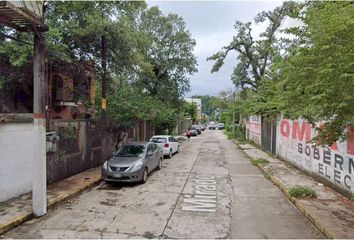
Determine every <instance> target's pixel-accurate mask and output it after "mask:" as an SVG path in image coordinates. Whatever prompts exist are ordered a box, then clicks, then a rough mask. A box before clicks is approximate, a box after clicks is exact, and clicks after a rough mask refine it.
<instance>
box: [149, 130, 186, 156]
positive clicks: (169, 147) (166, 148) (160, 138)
mask: <svg viewBox="0 0 354 240" xmlns="http://www.w3.org/2000/svg"><path fill="white" fill-rule="evenodd" d="M150 142H153V143H155V144H157V145H158V146H159V147H160V148H161V149H162V150H163V155H164V156H167V157H168V158H171V157H172V154H174V153H178V152H179V142H178V141H177V140H176V139H175V138H174V137H173V136H170V135H156V136H153V137H152V138H151V139H150Z"/></svg>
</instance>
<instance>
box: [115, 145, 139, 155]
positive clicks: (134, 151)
mask: <svg viewBox="0 0 354 240" xmlns="http://www.w3.org/2000/svg"><path fill="white" fill-rule="evenodd" d="M144 151H145V146H143V145H125V146H123V147H121V148H120V149H119V150H118V152H117V153H116V155H115V156H116V157H141V156H142V155H143V154H144Z"/></svg>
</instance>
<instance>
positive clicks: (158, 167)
mask: <svg viewBox="0 0 354 240" xmlns="http://www.w3.org/2000/svg"><path fill="white" fill-rule="evenodd" d="M161 168H162V158H160V160H159V165H157V170H160V169H161Z"/></svg>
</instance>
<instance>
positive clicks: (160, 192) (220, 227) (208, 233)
mask: <svg viewBox="0 0 354 240" xmlns="http://www.w3.org/2000/svg"><path fill="white" fill-rule="evenodd" d="M4 237H5V238H157V237H163V238H322V237H323V236H322V235H321V233H320V232H319V231H318V230H317V229H316V228H315V227H314V226H313V225H312V224H311V223H310V222H309V221H308V220H307V219H306V218H305V217H304V216H303V215H302V214H301V213H300V212H299V211H298V210H297V209H296V208H295V207H294V206H293V205H292V204H291V203H290V202H289V201H288V200H287V199H286V198H285V197H284V196H283V194H282V193H281V192H280V191H279V190H278V188H277V187H275V186H274V185H273V184H272V183H271V182H270V181H269V180H267V179H266V178H265V177H264V176H263V175H262V173H261V172H260V170H259V169H258V168H257V167H255V166H253V165H251V163H250V161H249V159H248V158H246V157H245V155H244V154H243V153H242V151H241V150H239V149H237V148H236V146H235V145H234V144H233V143H232V142H231V141H229V140H227V139H226V137H225V136H224V134H223V133H222V131H218V130H215V131H212V130H207V131H205V132H204V133H203V134H202V135H200V136H198V137H194V138H192V140H191V142H189V143H188V142H185V143H184V144H183V145H182V148H181V152H180V153H178V154H176V155H175V156H173V157H172V159H165V161H164V163H163V168H162V170H160V171H155V172H153V173H152V174H151V175H150V176H149V179H148V181H147V183H146V184H143V185H139V184H129V185H127V184H124V185H107V184H105V183H103V182H102V183H101V184H100V185H99V186H97V187H95V188H93V189H90V190H87V191H85V192H84V193H82V194H81V195H80V196H78V197H76V198H74V199H72V200H70V201H68V202H66V203H65V204H62V205H60V206H58V207H57V208H56V209H55V210H53V211H51V212H50V213H49V214H47V215H46V216H45V217H42V218H39V219H34V220H32V221H29V222H27V223H25V224H23V225H21V226H20V227H18V228H16V229H14V230H12V231H10V232H8V233H7V234H6V235H5V236H4Z"/></svg>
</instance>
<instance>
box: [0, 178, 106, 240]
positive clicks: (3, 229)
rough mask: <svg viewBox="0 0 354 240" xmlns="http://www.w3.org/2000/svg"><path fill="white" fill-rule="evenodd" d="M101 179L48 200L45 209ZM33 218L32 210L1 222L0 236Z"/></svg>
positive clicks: (99, 180) (51, 207)
mask: <svg viewBox="0 0 354 240" xmlns="http://www.w3.org/2000/svg"><path fill="white" fill-rule="evenodd" d="M101 181H102V179H101V178H99V179H95V180H93V181H92V182H90V183H88V184H86V185H84V186H83V187H82V188H79V189H76V190H75V191H71V192H69V193H68V194H66V195H62V196H59V197H57V198H55V199H54V200H52V201H51V202H48V205H47V210H48V211H49V210H51V209H53V208H54V207H55V206H57V205H58V204H60V203H62V202H64V201H66V200H67V199H69V198H72V197H74V196H76V195H78V194H79V193H81V192H83V191H85V190H86V189H88V188H91V187H93V186H95V185H97V184H98V183H100V182H101ZM33 218H35V216H34V214H33V212H31V213H28V214H24V215H22V216H20V217H17V218H16V219H14V220H12V221H10V222H8V223H6V224H1V225H0V236H1V235H2V234H4V233H6V232H8V231H10V230H12V229H14V228H15V227H17V226H19V225H21V224H23V223H25V222H27V221H29V220H31V219H33Z"/></svg>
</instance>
